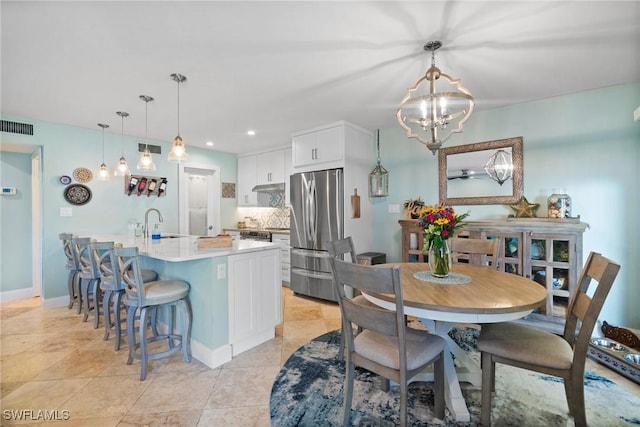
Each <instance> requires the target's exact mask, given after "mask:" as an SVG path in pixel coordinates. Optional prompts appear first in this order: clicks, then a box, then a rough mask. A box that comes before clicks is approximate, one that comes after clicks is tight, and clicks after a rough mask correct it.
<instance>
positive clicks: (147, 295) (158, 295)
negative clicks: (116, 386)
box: [113, 247, 192, 381]
mask: <svg viewBox="0 0 640 427" xmlns="http://www.w3.org/2000/svg"><path fill="white" fill-rule="evenodd" d="M113 252H114V254H115V256H116V257H117V260H118V267H119V269H120V277H121V278H122V281H123V282H124V284H125V286H126V288H125V292H126V296H125V299H124V304H125V305H126V306H127V340H128V345H129V358H128V360H127V365H130V364H131V363H132V362H133V359H134V358H135V359H140V361H141V362H142V368H141V372H140V380H141V381H143V380H144V379H145V378H146V377H147V365H148V362H149V360H155V359H161V358H163V357H167V356H170V355H172V354H174V353H176V352H178V351H180V350H182V357H183V358H184V360H185V362H191V352H190V349H189V338H190V335H191V318H192V315H191V303H190V302H189V288H190V286H189V284H188V283H187V282H184V281H182V280H156V281H153V282H149V283H143V281H142V274H141V272H140V264H139V259H138V248H135V247H134V248H114V249H113ZM123 272H126V273H123ZM161 307H167V308H168V310H165V313H166V314H167V316H166V317H164V318H160V317H159V318H158V320H159V321H164V322H166V328H165V331H163V332H164V333H162V334H158V333H157V331H154V333H153V334H149V333H148V331H147V329H148V326H149V316H150V315H153V314H154V313H155V314H156V315H159V314H160V313H158V310H159V309H160V308H161ZM136 312H138V313H139V314H138V321H137V322H136ZM174 316H175V317H176V319H174ZM174 320H177V321H176V322H174ZM174 323H177V325H174ZM136 335H137V342H136ZM163 340H166V341H167V344H168V349H166V350H164V351H158V352H156V353H150V352H149V348H148V345H149V343H152V342H155V341H163ZM137 350H139V351H137Z"/></svg>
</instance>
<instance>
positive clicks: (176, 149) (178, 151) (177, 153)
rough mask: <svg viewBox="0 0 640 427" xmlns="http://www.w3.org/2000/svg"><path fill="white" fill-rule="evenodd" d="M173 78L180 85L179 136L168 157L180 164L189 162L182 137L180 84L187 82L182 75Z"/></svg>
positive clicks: (173, 75) (174, 141)
mask: <svg viewBox="0 0 640 427" xmlns="http://www.w3.org/2000/svg"><path fill="white" fill-rule="evenodd" d="M171 78H172V79H173V80H174V81H175V82H176V83H177V84H178V136H176V137H175V138H174V140H173V145H172V146H171V151H169V155H168V156H167V160H169V161H172V162H180V161H182V160H187V157H188V155H187V150H186V149H185V146H184V141H183V140H182V137H181V136H180V83H183V82H184V81H186V80H187V78H186V77H185V76H183V75H182V74H177V73H174V74H171Z"/></svg>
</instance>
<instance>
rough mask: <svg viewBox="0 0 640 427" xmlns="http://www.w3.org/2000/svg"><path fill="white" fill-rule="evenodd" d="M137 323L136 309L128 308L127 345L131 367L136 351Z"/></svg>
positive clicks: (128, 361)
mask: <svg viewBox="0 0 640 427" xmlns="http://www.w3.org/2000/svg"><path fill="white" fill-rule="evenodd" d="M135 321H136V307H135V306H133V305H130V306H128V308H127V345H128V346H129V358H128V359H127V365H131V363H132V362H133V358H134V356H135V351H136V333H135Z"/></svg>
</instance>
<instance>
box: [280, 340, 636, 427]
mask: <svg viewBox="0 0 640 427" xmlns="http://www.w3.org/2000/svg"><path fill="white" fill-rule="evenodd" d="M477 332H478V331H477V330H476V329H473V328H457V329H453V330H452V331H451V332H450V335H451V337H452V338H453V339H454V340H455V341H456V342H457V343H458V344H459V345H460V346H461V347H462V348H463V349H465V351H468V352H469V353H470V356H471V357H473V358H475V360H478V359H479V354H478V353H477V352H476V347H475V343H476V340H477ZM339 345H340V331H333V332H329V333H326V334H324V335H322V336H319V337H317V338H315V339H313V340H312V341H310V342H309V343H307V344H305V345H304V346H302V347H300V348H299V349H298V350H297V351H296V352H295V353H293V354H292V355H291V357H289V359H288V360H287V362H286V363H285V364H284V365H283V367H282V369H281V370H280V372H279V373H278V375H277V377H276V379H275V382H274V383H273V387H272V390H271V400H270V412H271V425H272V426H274V427H293V426H314V427H315V426H322V427H325V426H327V427H328V426H339V425H340V420H341V410H342V399H343V395H342V387H343V381H344V362H342V361H339V360H338V359H337V354H338V348H339ZM380 384H381V381H380V378H379V377H378V376H377V375H374V374H371V373H369V372H368V371H365V370H362V369H356V381H355V385H354V396H353V405H352V411H351V423H352V424H351V425H356V426H372V427H373V426H394V425H396V424H397V422H398V417H399V413H398V410H397V408H398V404H399V401H400V395H399V392H398V388H397V387H391V389H390V391H389V392H388V393H385V392H383V391H381V389H380ZM430 386H431V384H430V383H424V382H416V383H412V384H410V385H409V403H408V406H409V411H408V412H409V417H408V423H409V425H411V426H456V427H458V426H476V425H478V423H479V419H480V387H475V386H473V385H471V384H468V383H462V384H461V388H462V393H463V395H464V397H465V400H466V402H467V406H468V408H469V412H470V414H471V422H470V423H457V422H455V421H454V420H452V419H451V417H450V414H449V412H448V411H445V419H444V420H438V419H434V418H433V416H432V411H431V408H432V407H433V393H432V390H431V387H430ZM585 401H586V406H587V422H588V423H589V425H590V426H591V427H615V426H630V425H640V396H637V395H633V394H631V393H630V392H628V391H627V390H626V389H623V388H622V387H620V386H618V385H616V384H615V383H613V382H611V381H610V380H608V379H606V378H603V377H601V376H598V375H596V374H594V373H593V372H589V371H587V372H586V374H585ZM567 411H568V409H567V403H566V399H565V396H564V386H563V383H562V380H561V379H558V378H555V377H550V376H546V375H538V374H535V373H533V372H530V371H526V370H522V369H517V368H512V367H509V366H505V365H497V366H496V397H495V399H494V407H493V409H492V421H493V425H494V426H518V427H528V426H536V427H538V426H545V427H556V426H557V427H566V426H573V419H571V418H569V417H568V415H567Z"/></svg>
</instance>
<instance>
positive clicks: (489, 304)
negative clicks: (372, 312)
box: [363, 263, 547, 422]
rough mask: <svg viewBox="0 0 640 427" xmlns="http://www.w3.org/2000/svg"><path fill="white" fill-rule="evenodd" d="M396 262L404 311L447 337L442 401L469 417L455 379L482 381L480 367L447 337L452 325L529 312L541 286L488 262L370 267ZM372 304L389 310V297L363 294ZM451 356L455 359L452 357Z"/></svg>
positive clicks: (459, 417)
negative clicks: (440, 272)
mask: <svg viewBox="0 0 640 427" xmlns="http://www.w3.org/2000/svg"><path fill="white" fill-rule="evenodd" d="M392 266H399V267H400V280H401V283H402V299H403V303H404V314H405V315H408V316H414V317H417V318H418V319H420V321H421V322H422V323H423V324H424V325H425V326H426V328H427V329H428V330H429V331H430V332H431V333H434V334H437V335H439V336H442V337H443V338H444V339H445V340H446V341H447V347H448V349H449V351H445V352H444V367H445V368H444V369H445V378H446V381H445V402H446V404H447V408H448V409H449V412H450V413H451V415H452V416H453V417H454V418H455V420H456V421H458V422H469V421H470V420H471V419H470V418H471V417H470V414H469V410H468V408H467V405H466V402H465V400H464V397H463V395H462V390H461V389H460V381H465V382H469V383H471V384H473V385H475V386H480V385H481V384H482V371H481V369H480V365H479V363H478V362H477V361H474V360H473V359H472V358H471V357H469V355H468V354H467V353H466V352H465V351H464V350H463V349H462V348H460V346H458V344H457V343H456V342H455V341H454V340H453V339H452V338H451V337H450V336H449V331H450V330H451V329H453V328H454V327H455V326H456V325H458V324H473V325H476V324H480V325H481V324H483V323H497V322H508V321H514V320H518V319H522V318H523V317H525V316H527V315H528V314H530V313H531V312H532V311H533V310H534V309H536V308H538V307H539V306H541V305H542V304H543V303H544V301H545V299H546V297H547V291H546V289H545V288H544V287H543V286H542V285H540V284H538V283H537V282H534V281H533V280H530V279H528V278H526V277H523V276H519V275H516V274H512V273H505V272H501V271H497V270H495V269H494V268H492V267H489V266H481V265H474V264H465V263H454V264H453V265H452V268H451V272H450V273H449V275H448V276H447V277H443V278H439V277H435V276H433V275H432V274H431V272H430V271H429V265H428V264H427V263H388V264H378V265H375V266H374V267H378V268H379V267H392ZM363 295H364V297H365V298H366V299H367V300H369V301H371V302H372V303H374V304H376V305H378V306H380V307H383V308H386V309H389V310H395V302H394V297H393V296H391V295H385V294H378V293H363ZM454 357H455V361H456V364H457V366H456V364H454V360H453V358H454ZM432 380H433V373H432V372H430V373H424V374H419V375H417V376H416V377H414V378H412V380H411V381H432Z"/></svg>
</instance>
